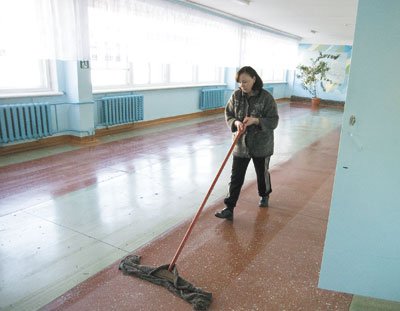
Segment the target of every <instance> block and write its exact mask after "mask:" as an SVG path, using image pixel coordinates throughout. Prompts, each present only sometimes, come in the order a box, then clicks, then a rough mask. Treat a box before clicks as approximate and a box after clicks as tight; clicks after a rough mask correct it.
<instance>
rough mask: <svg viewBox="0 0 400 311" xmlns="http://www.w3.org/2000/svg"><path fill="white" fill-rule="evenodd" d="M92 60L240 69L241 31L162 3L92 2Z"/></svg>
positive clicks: (222, 21) (214, 18)
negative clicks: (234, 67) (235, 67)
mask: <svg viewBox="0 0 400 311" xmlns="http://www.w3.org/2000/svg"><path fill="white" fill-rule="evenodd" d="M89 30H90V39H91V42H90V44H91V50H92V57H94V59H95V60H98V61H102V60H104V61H109V62H113V61H120V60H123V61H124V62H129V63H132V64H143V63H159V64H173V63H180V64H182V63H186V64H196V65H198V64H207V65H217V66H236V65H237V60H238V58H239V42H240V40H239V36H240V27H239V25H238V24H237V23H234V22H231V21H229V20H226V19H224V18H220V17H217V16H214V15H211V14H207V13H203V12H201V11H199V10H196V9H193V8H190V7H187V6H184V5H180V4H177V3H172V2H169V1H160V0H151V1H150V0H148V1H140V0H131V1H122V0H89Z"/></svg>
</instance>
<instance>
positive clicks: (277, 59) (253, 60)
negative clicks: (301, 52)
mask: <svg viewBox="0 0 400 311" xmlns="http://www.w3.org/2000/svg"><path fill="white" fill-rule="evenodd" d="M242 40H243V41H242V57H241V60H240V64H241V66H243V65H250V64H252V66H254V67H257V68H271V69H273V70H275V71H282V70H289V69H294V67H295V66H296V61H297V48H298V41H296V40H294V39H290V38H285V37H282V36H278V35H275V34H272V33H269V32H266V31H263V30H260V29H257V28H254V27H249V26H246V27H244V28H243V35H242Z"/></svg>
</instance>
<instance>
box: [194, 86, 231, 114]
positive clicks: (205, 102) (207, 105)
mask: <svg viewBox="0 0 400 311" xmlns="http://www.w3.org/2000/svg"><path fill="white" fill-rule="evenodd" d="M226 91H227V89H217V88H213V89H211V88H209V89H202V90H201V96H200V107H199V108H200V109H202V110H206V109H214V108H219V107H224V106H225V104H226V100H225V92H226Z"/></svg>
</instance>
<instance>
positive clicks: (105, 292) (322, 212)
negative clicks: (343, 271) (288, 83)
mask: <svg viewBox="0 0 400 311" xmlns="http://www.w3.org/2000/svg"><path fill="white" fill-rule="evenodd" d="M279 113H280V124H279V126H278V129H277V130H276V131H275V134H276V138H275V141H276V153H275V155H274V156H273V157H272V159H271V160H272V162H271V166H272V169H271V177H272V184H273V194H272V195H271V200H270V207H269V208H268V209H260V208H258V207H257V200H258V197H257V191H256V185H255V183H254V182H255V173H254V170H253V168H252V166H249V170H248V173H247V176H246V184H245V189H244V191H243V193H242V195H241V198H240V201H239V203H238V207H237V209H236V210H235V219H234V221H233V223H229V222H226V221H221V220H220V219H217V218H215V217H214V216H213V213H214V212H215V210H217V209H220V208H222V198H223V197H224V195H225V193H226V190H227V183H228V180H229V166H230V162H228V164H227V168H226V169H225V170H224V172H223V174H222V175H221V177H220V181H219V182H218V183H217V185H216V187H215V189H214V192H213V194H212V196H211V197H210V199H209V204H208V206H207V208H206V210H205V211H204V213H203V214H202V216H201V218H200V221H199V224H198V225H196V227H195V229H194V231H193V233H192V236H191V238H190V240H189V242H188V244H187V246H186V247H185V249H184V251H183V252H182V254H181V256H180V257H179V259H178V263H177V267H178V269H179V271H180V274H181V275H182V276H183V277H184V278H185V279H187V280H188V281H190V282H192V283H194V284H195V285H196V286H199V287H202V288H204V289H205V290H208V291H211V292H212V293H213V295H214V301H213V303H212V305H211V308H212V309H215V310H230V309H231V310H266V307H267V309H268V310H283V309H286V310H293V309H296V310H344V309H346V308H348V305H349V304H350V301H351V297H350V296H348V295H342V294H337V293H333V292H328V291H322V290H318V289H317V288H316V286H317V280H318V272H319V266H320V260H321V256H322V247H323V241H324V235H325V229H326V221H327V215H328V211H329V203H330V196H331V190H332V183H333V176H334V169H335V164H336V155H337V146H338V139H339V127H340V124H341V119H342V111H340V110H338V109H328V108H322V109H320V110H319V111H311V110H310V109H309V108H308V107H307V106H302V105H290V104H279ZM230 143H231V137H230V133H229V131H228V129H227V127H226V125H225V124H224V121H223V116H220V115H218V116H212V117H207V118H204V119H196V120H191V121H186V122H180V123H176V124H168V125H163V126H159V127H153V128H148V129H142V130H135V132H132V133H124V134H120V135H114V136H110V137H105V138H102V139H100V141H99V143H98V144H97V145H93V146H87V147H84V148H76V147H74V148H72V147H71V148H68V147H65V146H64V147H60V148H49V149H48V150H41V151H40V152H38V151H36V152H26V153H23V154H18V155H15V156H7V157H5V156H4V157H1V158H0V165H1V167H0V184H1V190H0V206H1V207H0V215H1V218H0V230H1V231H0V232H1V237H0V241H1V245H0V247H1V249H0V251H1V261H0V271H1V273H0V274H1V283H0V308H2V309H5V310H7V309H18V310H22V309H25V310H36V309H38V308H40V307H43V306H45V305H46V304H48V303H49V302H51V301H52V300H54V299H56V298H57V297H58V296H60V295H63V294H64V295H63V296H61V298H58V299H56V300H55V301H53V302H52V303H51V304H49V305H47V306H46V307H45V309H49V310H50V309H57V308H58V309H71V310H84V309H96V310H110V309H116V310H132V306H135V308H134V309H135V310H172V309H174V310H190V309H191V307H190V305H188V304H187V303H186V302H184V301H181V300H180V299H179V298H177V297H174V296H172V295H171V294H170V293H168V292H167V291H166V290H165V289H164V288H158V287H157V286H155V285H153V284H147V283H146V282H144V281H141V280H137V279H134V278H132V277H128V276H123V275H122V274H121V273H120V272H119V271H118V269H116V265H117V263H118V261H119V260H120V258H122V257H123V256H125V255H127V254H129V253H131V252H133V251H135V253H136V252H138V253H140V255H142V256H143V264H145V265H154V266H157V265H161V264H165V263H168V262H169V260H171V259H172V258H171V257H172V256H173V254H174V252H175V250H176V248H177V246H178V244H179V240H180V239H181V237H182V236H183V233H184V231H185V230H186V228H187V221H188V219H190V218H191V217H192V216H193V214H194V213H195V212H196V210H197V208H198V207H199V205H200V203H201V201H202V199H203V197H204V195H205V193H206V192H207V190H208V187H209V186H210V184H211V181H212V179H213V178H214V176H215V174H216V172H217V170H218V168H219V165H220V163H221V162H222V160H223V158H224V156H225V153H226V151H227V150H228V148H229V146H230ZM150 241H152V242H150ZM110 265H111V266H110ZM107 267H108V268H107ZM99 271H100V273H98V272H99ZM96 273H98V274H96ZM93 275H95V276H94V277H92V278H90V279H89V280H88V281H86V282H84V283H81V282H83V281H85V280H87V279H88V278H89V277H91V276H93ZM80 283H81V284H80ZM77 284H80V285H79V286H78V287H74V286H76V285H77ZM71 288H72V290H71V291H69V292H67V291H68V290H69V289H71ZM66 292H67V293H66Z"/></svg>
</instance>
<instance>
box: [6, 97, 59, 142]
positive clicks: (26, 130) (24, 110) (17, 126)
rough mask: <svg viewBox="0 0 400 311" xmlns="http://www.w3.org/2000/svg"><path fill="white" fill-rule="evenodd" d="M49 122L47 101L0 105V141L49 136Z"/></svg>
mask: <svg viewBox="0 0 400 311" xmlns="http://www.w3.org/2000/svg"><path fill="white" fill-rule="evenodd" d="M51 124H52V123H51V111H50V105H49V104H47V103H32V104H14V105H0V143H9V142H14V141H20V140H26V139H37V138H42V137H46V136H50V135H52V134H53V130H52V125H51Z"/></svg>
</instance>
